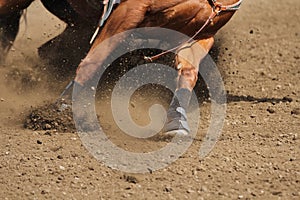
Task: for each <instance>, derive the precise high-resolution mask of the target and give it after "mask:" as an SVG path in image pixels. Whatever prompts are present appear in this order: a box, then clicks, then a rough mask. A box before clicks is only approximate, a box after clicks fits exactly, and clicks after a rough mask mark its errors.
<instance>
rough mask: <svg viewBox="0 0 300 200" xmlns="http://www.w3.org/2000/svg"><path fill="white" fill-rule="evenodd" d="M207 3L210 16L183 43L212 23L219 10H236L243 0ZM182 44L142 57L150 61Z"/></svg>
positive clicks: (192, 38) (213, 0) (210, 1)
mask: <svg viewBox="0 0 300 200" xmlns="http://www.w3.org/2000/svg"><path fill="white" fill-rule="evenodd" d="M208 2H209V4H210V5H211V7H212V13H211V14H210V16H209V17H208V18H207V20H206V21H205V23H204V24H203V25H202V26H201V28H200V29H199V30H198V31H197V32H196V33H195V34H194V35H193V36H192V37H191V38H190V39H188V40H187V41H186V42H184V43H183V44H185V43H189V42H191V41H193V40H194V38H195V37H196V36H197V35H198V34H199V33H201V31H202V30H203V29H204V28H205V27H206V26H208V25H209V23H212V21H213V19H214V18H215V17H216V16H218V15H219V14H220V13H221V12H225V11H236V10H238V9H240V6H241V4H242V2H243V0H239V1H238V2H236V3H234V4H232V5H226V6H223V5H222V4H221V3H219V2H217V0H208ZM181 46H182V44H181V45H178V46H176V47H174V48H171V49H169V50H166V51H163V52H162V53H160V54H157V55H155V56H151V57H148V56H144V59H145V60H147V61H150V62H152V61H153V60H156V59H158V58H159V57H161V56H163V55H165V54H167V53H170V52H173V51H175V50H177V49H179V48H180V47H181Z"/></svg>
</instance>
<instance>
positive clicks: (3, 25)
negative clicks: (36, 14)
mask: <svg viewBox="0 0 300 200" xmlns="http://www.w3.org/2000/svg"><path fill="white" fill-rule="evenodd" d="M32 1H33V0H19V1H12V0H0V63H4V61H5V58H6V56H7V54H8V52H9V50H10V48H11V46H12V44H13V42H14V41H15V39H16V36H17V33H18V31H19V21H20V18H21V15H22V10H23V9H25V8H27V7H28V6H29V5H30V4H31V2H32Z"/></svg>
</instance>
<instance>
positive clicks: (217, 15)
mask: <svg viewBox="0 0 300 200" xmlns="http://www.w3.org/2000/svg"><path fill="white" fill-rule="evenodd" d="M54 1H55V0H51V2H54ZM31 2H32V0H31V1H30V0H23V1H22V0H19V1H14V2H11V1H5V0H4V1H3V0H0V15H3V14H4V15H6V16H8V17H10V15H9V14H11V12H18V13H19V12H20V10H22V9H24V8H26V6H28V5H29V4H30V3H31ZM42 2H43V3H44V4H47V3H48V4H49V2H50V1H49V0H42ZM56 2H60V1H59V0H57V1H56ZM88 2H89V3H88ZM90 2H91V1H87V0H66V1H65V3H67V4H68V5H69V6H70V7H71V9H72V13H73V12H74V13H75V14H74V16H77V17H78V16H80V17H81V18H83V19H85V20H86V21H89V22H92V23H93V22H95V21H97V20H99V19H102V18H101V16H102V17H103V11H105V9H107V7H105V6H107V4H108V2H110V1H107V0H106V1H99V2H97V1H93V2H94V3H93V5H92V4H91V3H90ZM241 2H242V0H165V1H159V0H144V1H140V0H121V1H120V2H119V3H118V4H117V5H115V6H114V7H113V11H112V13H111V15H110V17H109V18H108V19H107V20H106V21H105V23H103V20H101V21H102V24H99V25H98V29H99V32H96V33H95V37H94V38H93V41H92V44H91V47H90V48H89V50H88V52H87V54H86V56H85V57H84V58H83V59H82V61H81V62H80V63H79V65H78V67H77V71H76V76H75V78H74V80H73V81H72V84H71V85H74V84H75V85H76V86H78V87H82V88H84V86H85V84H86V83H87V82H88V81H89V80H90V79H92V77H93V76H94V75H95V73H96V71H97V70H98V69H99V68H101V66H102V64H103V63H104V61H105V59H106V58H107V57H108V56H109V55H110V54H111V53H112V52H113V50H114V49H116V48H117V47H118V45H120V44H119V42H118V41H113V42H112V43H111V44H110V48H107V49H101V50H100V51H101V52H100V53H99V49H98V48H97V47H98V46H100V45H101V43H102V42H103V41H105V40H106V39H108V38H110V37H113V36H114V35H116V34H118V33H122V32H124V31H128V30H131V29H135V28H142V27H161V28H166V29H171V30H174V31H178V32H180V33H182V34H185V35H187V36H189V37H191V38H192V39H193V41H196V42H193V43H191V42H186V43H184V44H183V45H182V46H181V47H180V48H178V50H177V56H176V58H175V63H176V66H177V71H178V76H177V88H176V91H175V93H174V95H173V99H172V101H171V103H170V106H169V109H168V111H167V121H166V123H165V127H164V132H165V133H166V134H171V135H174V134H177V135H189V133H190V129H189V126H188V123H187V116H186V112H185V111H186V110H187V107H188V105H189V101H190V98H191V93H192V90H193V88H194V87H195V84H196V81H197V79H198V72H199V63H200V62H201V60H202V59H203V58H204V57H205V56H206V55H207V54H208V52H209V50H210V49H211V48H212V46H213V43H214V35H215V34H216V33H217V32H218V30H220V29H221V28H222V27H223V26H224V25H225V24H226V23H227V22H228V21H229V20H230V19H231V17H232V16H233V15H234V13H235V12H236V10H238V9H239V7H240V5H241ZM58 4H59V3H58ZM16 5H19V6H16ZM56 6H57V5H56ZM56 6H54V7H52V8H54V9H53V10H54V11H55V10H56V9H55V8H56ZM5 7H10V8H11V11H9V13H8V12H7V11H6V12H5ZM54 11H53V12H54ZM54 14H55V13H54ZM59 16H60V17H59V18H61V19H62V20H64V21H66V19H64V15H59ZM74 16H73V17H71V19H72V20H70V21H74V19H75V18H76V17H74ZM198 46H201V47H202V49H203V50H204V51H203V52H201V53H200V52H198V50H197V48H196V47H198ZM5 48H6V50H7V47H5ZM5 48H4V49H5ZM180 54H189V55H190V56H191V57H193V60H195V62H194V63H197V64H194V63H190V61H188V60H186V59H185V58H183V57H184V56H180ZM146 59H148V60H150V61H151V60H153V59H155V57H152V58H146Z"/></svg>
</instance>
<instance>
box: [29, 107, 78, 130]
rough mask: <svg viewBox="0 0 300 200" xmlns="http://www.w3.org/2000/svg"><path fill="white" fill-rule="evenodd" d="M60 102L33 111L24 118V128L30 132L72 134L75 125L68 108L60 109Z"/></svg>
mask: <svg viewBox="0 0 300 200" xmlns="http://www.w3.org/2000/svg"><path fill="white" fill-rule="evenodd" d="M61 103H62V102H57V103H50V104H45V105H44V106H41V107H37V108H35V109H33V110H32V111H31V112H30V114H29V115H28V116H27V117H26V120H25V123H24V127H25V128H27V129H31V130H56V131H59V132H74V131H75V125H74V122H73V118H72V111H71V108H70V107H67V108H65V109H64V110H61V109H60V105H61Z"/></svg>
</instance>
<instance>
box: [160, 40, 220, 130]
mask: <svg viewBox="0 0 300 200" xmlns="http://www.w3.org/2000/svg"><path fill="white" fill-rule="evenodd" d="M213 42H214V39H213V38H212V37H211V38H208V39H204V40H198V41H197V42H194V43H193V44H188V45H185V46H184V47H183V48H181V49H180V50H179V51H178V53H177V57H176V64H177V70H178V77H177V88H176V91H175V93H174V96H173V99H172V101H171V104H170V107H169V109H168V112H167V122H166V124H165V127H164V132H165V133H166V134H170V135H175V134H180V135H188V134H189V132H190V128H189V125H188V122H187V114H186V111H187V108H188V106H189V102H190V99H191V95H192V90H193V88H194V87H195V85H196V82H197V79H198V72H199V65H200V62H201V60H202V59H203V58H204V57H205V56H206V55H207V53H208V52H209V50H210V49H211V47H212V45H213Z"/></svg>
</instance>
